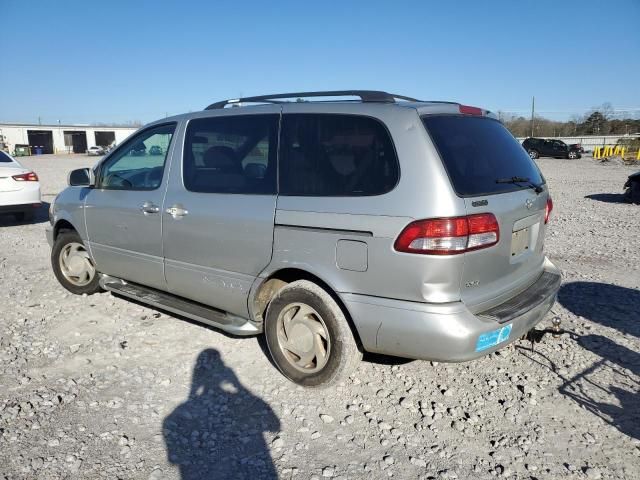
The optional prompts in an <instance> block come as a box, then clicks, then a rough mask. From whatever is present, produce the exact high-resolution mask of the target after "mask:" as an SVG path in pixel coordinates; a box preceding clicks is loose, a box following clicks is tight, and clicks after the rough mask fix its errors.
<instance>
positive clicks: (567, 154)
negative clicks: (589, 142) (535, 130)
mask: <svg viewBox="0 0 640 480" xmlns="http://www.w3.org/2000/svg"><path fill="white" fill-rule="evenodd" d="M522 146H523V147H524V149H525V150H526V151H527V152H529V156H530V157H531V158H533V159H536V158H538V157H554V158H570V159H572V160H573V159H576V158H580V157H581V156H582V155H581V154H580V149H579V147H577V146H576V145H567V144H566V143H564V142H563V141H561V140H545V139H544V138H531V137H530V138H527V139H526V140H525V141H524V142H522Z"/></svg>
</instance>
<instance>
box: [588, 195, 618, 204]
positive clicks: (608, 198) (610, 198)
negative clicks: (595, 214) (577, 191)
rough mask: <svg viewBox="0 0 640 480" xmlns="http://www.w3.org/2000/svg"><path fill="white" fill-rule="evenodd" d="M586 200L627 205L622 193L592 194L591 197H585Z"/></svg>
mask: <svg viewBox="0 0 640 480" xmlns="http://www.w3.org/2000/svg"><path fill="white" fill-rule="evenodd" d="M584 198H588V199H589V200H596V201H598V202H605V203H626V202H625V201H624V194H622V193H592V194H591V195H585V197H584Z"/></svg>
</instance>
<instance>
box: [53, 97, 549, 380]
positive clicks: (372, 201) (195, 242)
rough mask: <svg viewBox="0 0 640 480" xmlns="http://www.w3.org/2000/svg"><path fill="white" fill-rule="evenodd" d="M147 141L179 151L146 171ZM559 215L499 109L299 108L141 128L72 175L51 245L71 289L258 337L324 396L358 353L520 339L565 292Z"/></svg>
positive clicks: (341, 104) (433, 356) (456, 353)
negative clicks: (549, 241)
mask: <svg viewBox="0 0 640 480" xmlns="http://www.w3.org/2000/svg"><path fill="white" fill-rule="evenodd" d="M343 95H344V96H347V95H351V96H357V97H360V101H356V102H354V101H341V100H340V97H341V96H343ZM327 96H331V97H336V98H337V99H336V100H335V101H331V102H324V101H322V102H313V101H306V102H296V101H295V99H297V98H309V99H313V98H315V97H327ZM285 99H291V100H293V101H291V102H284V103H280V102H282V100H285ZM239 102H241V104H242V105H243V106H240V107H238V108H227V109H225V108H224V107H226V106H232V105H238V103H239ZM255 103H263V104H261V105H257V106H256V105H253V106H251V105H247V104H255ZM177 142H179V143H177ZM141 143H147V144H166V145H169V148H168V149H167V150H166V151H165V153H164V154H163V155H159V156H153V157H145V158H144V159H143V158H140V159H138V158H136V157H135V156H132V152H133V151H135V149H136V145H140V144H141ZM174 143H175V145H174V146H173V147H172V145H173V144H174ZM168 152H169V153H168ZM552 206H553V204H552V202H551V197H550V196H549V190H548V187H547V185H546V183H545V180H544V178H543V177H542V175H541V174H540V171H539V170H538V168H537V167H536V165H535V164H534V162H533V161H532V160H531V159H530V158H529V156H528V155H527V154H526V152H525V151H524V150H523V149H522V147H521V146H520V144H519V143H518V142H517V140H515V139H514V137H513V136H512V135H511V134H510V133H509V131H508V130H507V129H506V128H505V127H504V126H503V125H502V124H501V123H500V122H499V121H498V120H497V118H496V116H495V115H494V114H492V113H490V112H488V111H487V110H484V109H480V108H477V107H469V106H465V105H460V104H457V103H446V102H421V101H418V100H414V99H409V98H408V97H399V96H397V95H391V94H388V93H385V92H375V91H347V92H304V93H292V94H278V95H270V96H262V97H251V98H244V99H240V100H228V101H222V102H217V103H215V104H212V105H210V106H209V107H207V109H206V110H205V111H204V112H198V113H189V114H184V115H179V116H175V117H171V118H167V119H163V120H159V121H157V122H153V123H151V124H149V125H147V126H145V127H143V128H142V129H140V130H139V131H138V132H137V133H136V134H134V135H133V136H132V138H130V139H129V140H128V141H126V142H125V143H123V144H121V145H119V146H118V147H117V148H116V149H115V150H114V151H113V152H111V153H110V154H109V155H108V156H107V157H105V158H104V159H103V160H102V161H101V162H99V165H98V166H96V167H95V169H94V170H91V169H79V170H74V171H73V172H71V174H70V176H69V187H68V188H67V189H66V190H64V191H63V192H61V193H60V194H59V195H58V197H57V198H56V199H55V202H54V204H53V207H52V216H51V226H50V227H49V228H48V229H47V239H48V241H49V244H50V245H51V247H52V253H51V261H52V267H53V271H54V273H55V275H56V277H57V279H58V280H59V281H60V283H61V284H62V285H63V286H64V287H65V288H66V289H67V290H69V291H70V292H72V293H75V294H92V293H96V292H99V291H100V290H101V289H105V290H108V291H111V292H117V293H118V294H119V295H122V296H125V297H130V298H132V299H135V300H137V301H140V302H143V303H146V304H149V305H151V306H155V307H158V308H161V309H164V310H168V311H170V312H175V313H178V314H180V315H183V316H186V317H189V318H192V319H195V320H198V321H201V322H203V323H206V324H208V325H211V326H214V327H217V328H219V329H221V330H224V331H226V332H229V333H233V334H235V335H257V334H264V335H265V340H266V345H267V346H268V349H269V351H270V353H271V356H272V357H273V361H274V363H275V365H276V366H277V367H278V368H279V369H280V371H281V372H282V373H283V374H284V375H285V376H286V377H287V378H289V379H290V380H292V381H293V382H296V383H298V384H300V385H304V386H319V385H328V384H331V383H333V382H337V381H339V380H340V379H341V378H344V377H345V376H346V375H348V374H349V373H350V372H352V370H353V369H354V368H355V367H356V365H357V364H358V361H359V360H360V358H361V356H362V352H363V351H369V352H378V353H383V354H389V355H397V356H402V357H409V358H417V359H429V360H435V361H453V362H457V361H465V360H471V359H474V358H477V357H480V356H482V355H486V354H487V353H490V352H494V351H496V350H497V349H499V348H502V347H504V346H505V345H507V344H509V343H511V342H513V341H515V340H516V339H519V338H521V337H522V336H523V335H525V334H527V332H529V331H530V330H531V329H533V328H534V327H535V325H536V324H537V323H538V322H540V321H541V320H542V318H543V317H544V316H545V314H546V313H547V311H548V310H549V309H550V308H551V306H552V305H553V303H554V301H555V297H556V292H557V291H558V289H559V286H560V272H559V271H558V269H557V268H556V267H555V266H554V265H553V264H552V263H551V262H550V261H549V260H548V259H547V258H546V256H545V254H544V251H543V244H544V236H545V232H546V229H547V222H548V221H549V215H550V213H551V209H552Z"/></svg>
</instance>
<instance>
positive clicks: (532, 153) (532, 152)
mask: <svg viewBox="0 0 640 480" xmlns="http://www.w3.org/2000/svg"><path fill="white" fill-rule="evenodd" d="M529 156H530V157H531V160H535V159H536V158H538V157H539V156H540V154H539V153H538V152H537V150H529Z"/></svg>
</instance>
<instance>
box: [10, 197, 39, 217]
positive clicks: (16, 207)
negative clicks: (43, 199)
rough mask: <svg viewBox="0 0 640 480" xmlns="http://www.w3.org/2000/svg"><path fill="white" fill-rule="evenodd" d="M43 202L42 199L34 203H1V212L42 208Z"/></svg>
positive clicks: (19, 211) (18, 211) (20, 211)
mask: <svg viewBox="0 0 640 480" xmlns="http://www.w3.org/2000/svg"><path fill="white" fill-rule="evenodd" d="M41 206H42V204H41V203H40V200H38V201H36V202H33V203H16V204H13V205H0V214H4V213H22V212H29V211H33V210H36V209H37V208H40V207H41Z"/></svg>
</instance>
